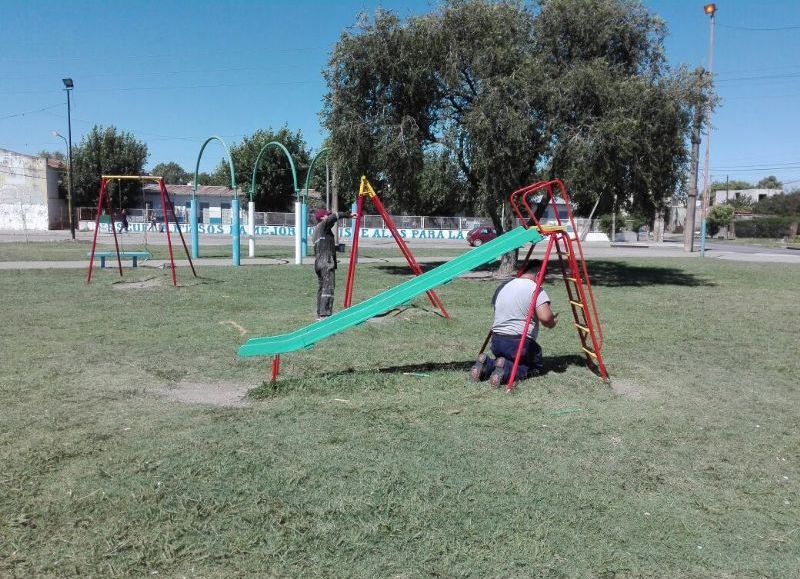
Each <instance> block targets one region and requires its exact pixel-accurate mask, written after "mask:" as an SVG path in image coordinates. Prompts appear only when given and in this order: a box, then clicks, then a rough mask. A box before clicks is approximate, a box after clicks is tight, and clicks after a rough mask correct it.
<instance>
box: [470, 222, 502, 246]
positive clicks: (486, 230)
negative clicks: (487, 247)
mask: <svg viewBox="0 0 800 579" xmlns="http://www.w3.org/2000/svg"><path fill="white" fill-rule="evenodd" d="M495 237H497V231H495V229H494V227H486V226H485V225H479V226H478V227H473V228H472V229H470V230H469V232H468V233H467V243H469V244H470V245H471V246H472V247H478V246H479V245H482V244H484V243H486V242H487V241H491V240H492V239H494V238H495Z"/></svg>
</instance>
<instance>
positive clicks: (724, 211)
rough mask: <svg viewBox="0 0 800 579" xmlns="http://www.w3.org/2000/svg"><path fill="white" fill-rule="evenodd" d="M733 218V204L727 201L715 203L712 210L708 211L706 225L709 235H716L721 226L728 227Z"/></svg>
mask: <svg viewBox="0 0 800 579" xmlns="http://www.w3.org/2000/svg"><path fill="white" fill-rule="evenodd" d="M731 220H733V206H732V205H728V204H726V203H721V204H719V205H714V206H713V207H712V208H711V211H709V212H708V218H707V220H706V225H707V226H708V235H710V236H712V237H713V236H714V235H716V234H717V233H718V232H719V230H720V228H722V227H727V226H728V225H729V224H730V222H731Z"/></svg>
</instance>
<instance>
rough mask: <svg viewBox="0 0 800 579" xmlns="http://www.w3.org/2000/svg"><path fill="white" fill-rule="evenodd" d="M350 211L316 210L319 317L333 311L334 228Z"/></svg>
mask: <svg viewBox="0 0 800 579" xmlns="http://www.w3.org/2000/svg"><path fill="white" fill-rule="evenodd" d="M350 216H351V215H350V213H349V212H341V213H331V212H330V211H328V210H327V209H317V210H316V211H314V218H315V219H316V220H317V225H316V226H315V227H314V236H313V238H312V239H313V241H314V255H316V258H315V259H314V271H316V272H317V281H318V282H319V289H318V290H317V318H318V319H320V320H321V319H323V318H327V317H328V316H330V315H331V313H333V290H334V287H335V286H336V264H337V262H336V242H335V240H334V237H333V228H334V227H335V226H336V222H337V221H338V220H339V219H340V218H343V217H350Z"/></svg>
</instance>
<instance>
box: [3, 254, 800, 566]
mask: <svg viewBox="0 0 800 579" xmlns="http://www.w3.org/2000/svg"><path fill="white" fill-rule="evenodd" d="M406 269H407V268H403V267H400V265H399V264H398V265H388V264H386V265H375V266H361V267H360V268H359V274H358V277H357V291H356V299H361V298H363V297H365V296H367V295H370V294H373V293H374V292H376V291H378V290H381V289H383V288H386V287H390V286H392V285H394V284H396V283H398V282H399V281H401V280H402V279H405V275H404V274H405V271H406ZM590 270H591V271H592V272H593V274H594V276H595V279H596V283H597V294H598V298H599V303H600V306H601V314H602V316H603V319H604V321H605V341H606V345H605V350H604V353H605V358H606V364H607V366H608V368H609V370H610V372H611V374H612V378H613V382H612V385H613V386H614V387H615V388H617V389H618V390H624V391H627V392H628V393H629V394H631V393H632V394H636V396H632V395H616V394H615V393H614V392H613V391H612V389H611V388H609V387H608V386H607V385H604V384H603V383H602V382H600V381H599V380H598V379H597V378H596V377H595V376H593V375H592V374H590V373H589V372H588V370H587V369H586V368H585V367H584V366H583V364H582V362H581V358H580V357H579V356H578V355H577V354H578V352H579V350H578V347H577V338H576V336H575V333H574V331H572V330H571V329H570V324H568V323H566V322H568V320H567V319H566V316H567V313H568V309H567V308H566V307H565V305H564V303H565V298H564V291H563V287H561V286H554V285H552V284H550V285H549V286H548V288H547V289H548V291H549V292H550V293H551V297H552V298H553V305H554V309H555V310H556V311H560V312H561V313H562V319H561V324H560V325H559V327H558V328H556V329H555V330H553V331H544V332H543V335H542V339H541V342H542V345H543V348H544V352H545V359H546V363H547V364H548V366H549V368H550V372H549V373H548V374H547V375H545V376H543V377H541V378H537V379H533V380H528V381H525V382H523V383H521V385H520V386H519V387H518V388H517V389H516V390H515V391H514V393H512V394H510V395H506V394H503V393H502V392H499V391H492V390H490V389H489V388H488V386H486V385H485V384H481V385H474V384H471V383H469V382H468V381H467V379H466V370H467V369H468V367H469V365H470V363H471V360H472V358H473V356H474V354H475V352H476V350H477V349H478V348H479V346H480V343H481V341H482V339H483V337H484V335H485V332H486V330H487V328H488V325H489V324H490V321H491V311H490V308H489V306H488V302H489V299H490V297H491V295H492V292H493V291H494V288H495V284H494V283H492V282H488V281H477V280H458V281H455V282H453V283H451V284H449V285H447V286H445V287H443V288H441V290H440V291H439V293H440V295H441V297H442V299H443V301H444V303H445V305H446V306H447V307H448V309H449V311H450V312H451V314H452V315H453V317H454V319H453V320H452V321H450V322H447V321H445V320H442V319H441V318H440V317H438V316H436V315H434V314H433V313H431V312H430V311H428V310H429V309H430V308H429V306H428V304H427V302H426V301H425V300H424V299H418V300H417V301H416V302H415V303H416V305H417V307H414V308H411V309H407V310H405V311H403V312H401V313H399V314H397V315H395V316H389V317H387V318H384V319H382V320H381V321H378V322H370V323H367V324H364V325H362V326H360V327H358V328H356V329H354V330H352V331H350V332H347V333H345V334H342V335H339V336H336V337H334V338H332V339H330V340H327V341H325V342H322V343H320V344H319V345H318V346H317V347H315V348H314V349H312V350H308V351H303V352H299V353H297V354H294V355H288V356H285V357H284V358H283V365H282V374H281V378H280V381H279V382H278V383H276V384H275V385H270V384H263V382H264V380H265V378H266V377H267V375H268V371H269V360H267V359H264V360H258V359H247V360H238V361H237V360H236V359H235V357H234V356H235V352H236V350H237V348H238V346H239V345H240V344H241V343H242V342H243V341H244V340H245V339H246V338H247V337H251V336H259V335H266V334H273V333H276V332H283V331H288V330H291V329H293V328H296V327H298V326H300V325H301V324H306V323H308V322H310V321H312V320H313V317H314V299H315V294H316V280H315V279H314V275H313V272H312V271H311V270H310V268H308V267H305V268H301V267H294V266H281V267H274V266H273V267H249V268H205V269H204V268H200V274H201V276H202V277H201V278H200V279H198V280H195V279H193V278H191V277H190V276H189V275H188V274H187V271H186V270H185V269H181V270H180V271H179V272H178V275H179V281H180V283H181V286H180V287H178V288H173V287H171V286H170V285H169V278H168V277H166V276H167V275H168V274H165V273H162V272H152V271H147V272H145V271H138V272H129V270H126V278H125V281H134V280H144V279H148V278H149V279H150V281H151V282H159V284H160V285H158V286H156V287H151V288H149V289H128V290H125V291H122V290H120V289H119V288H120V287H121V285H120V284H119V283H117V282H118V280H119V278H118V276H116V275H114V273H113V272H111V271H98V272H97V275H96V277H95V280H94V281H93V283H92V284H91V285H86V284H85V283H84V281H83V272H81V271H69V270H67V271H22V272H13V271H5V272H0V293H2V295H3V305H4V315H3V324H2V325H0V347H1V349H2V359H3V363H2V365H0V424H2V429H0V465H2V468H0V575H4V576H14V575H19V576H64V575H80V576H91V575H136V576H142V575H151V574H153V573H155V572H157V573H158V574H159V576H202V577H209V576H217V577H229V576H237V575H278V576H297V575H316V576H370V577H374V576H381V577H383V576H403V577H405V576H422V575H438V576H459V575H473V576H487V575H491V576H554V577H571V576H581V577H585V576H606V577H610V576H648V577H651V576H661V577H675V576H692V577H708V576H712V577H730V576H740V575H741V576H773V577H790V576H797V575H798V574H800V530H798V529H799V528H800V523H798V521H800V508H798V504H799V502H800V496H799V495H798V491H799V490H800V487H799V486H798V478H800V468H799V467H798V457H800V436H799V435H800V432H799V431H798V426H799V424H798V422H800V418H799V417H798V412H797V408H798V403H800V395H799V394H798V389H797V377H798V375H800V364H798V359H797V343H798V342H797V328H798V327H800V313H799V311H798V308H797V307H796V292H797V287H798V284H799V283H800V269H798V268H796V267H791V266H786V265H760V264H742V263H728V262H717V261H713V260H702V261H701V260H697V259H660V260H647V259H635V260H633V259H632V260H628V261H612V260H610V261H592V262H590ZM129 273H132V275H129ZM401 274H403V275H401ZM339 282H340V288H339V291H338V295H337V300H338V301H337V303H340V300H341V293H342V289H341V288H342V284H343V282H344V280H343V276H341V275H340V279H339ZM227 322H235V323H237V324H239V325H241V326H242V327H244V328H245V329H246V330H247V335H246V336H244V337H242V336H240V335H239V332H238V331H237V330H236V329H235V327H234V326H233V325H232V324H229V323H227ZM407 373H416V374H425V376H419V375H408V374H407ZM188 383H201V384H207V385H208V388H209V389H213V388H217V387H220V385H229V386H230V385H231V384H234V385H237V384H238V385H242V386H244V387H247V386H251V387H253V388H254V390H253V391H252V392H251V398H250V400H251V402H250V404H249V406H247V407H244V408H218V407H212V406H200V405H190V404H184V403H180V402H174V401H170V400H168V399H165V398H164V397H163V396H159V395H157V394H156V391H158V390H163V391H167V392H177V391H180V390H181V389H182V388H185V386H186V384H188Z"/></svg>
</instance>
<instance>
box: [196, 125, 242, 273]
mask: <svg viewBox="0 0 800 579" xmlns="http://www.w3.org/2000/svg"><path fill="white" fill-rule="evenodd" d="M211 141H219V142H220V143H221V144H222V148H223V149H225V156H226V157H227V158H228V167H229V168H230V170H231V191H232V193H231V253H232V259H233V265H234V266H238V265H240V257H239V195H238V193H237V189H236V170H235V169H234V168H233V158H232V157H231V151H230V149H229V148H228V144H227V143H226V142H225V141H224V140H223V139H222V137H218V136H217V135H213V136H211V137H209V138H207V139H206V142H205V143H203V146H202V147H200V152H199V153H198V154H197V163H196V164H195V167H194V186H193V187H192V207H191V216H190V217H191V227H192V257H194V258H198V257H200V239H199V236H198V232H197V187H198V180H199V179H198V177H199V175H200V159H201V158H202V157H203V151H205V149H206V146H207V145H208V144H209V143H210V142H211Z"/></svg>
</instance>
